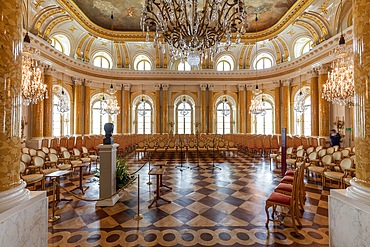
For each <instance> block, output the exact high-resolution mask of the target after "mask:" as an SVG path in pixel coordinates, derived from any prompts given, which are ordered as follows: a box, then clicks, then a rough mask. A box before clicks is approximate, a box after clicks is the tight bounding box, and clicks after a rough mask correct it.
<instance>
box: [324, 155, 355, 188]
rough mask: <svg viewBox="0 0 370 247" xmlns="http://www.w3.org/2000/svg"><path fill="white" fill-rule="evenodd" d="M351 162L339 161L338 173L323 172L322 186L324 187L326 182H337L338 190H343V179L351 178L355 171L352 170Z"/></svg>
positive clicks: (350, 160) (349, 159)
mask: <svg viewBox="0 0 370 247" xmlns="http://www.w3.org/2000/svg"><path fill="white" fill-rule="evenodd" d="M352 166H353V162H352V159H351V158H344V159H342V160H341V162H340V164H339V167H340V171H331V170H328V171H325V172H324V179H323V186H324V187H325V186H326V180H327V179H328V180H329V181H335V182H338V187H339V188H344V187H345V185H344V181H343V180H344V178H348V177H351V176H353V175H352V174H353V173H354V172H355V171H356V170H355V169H353V168H352Z"/></svg>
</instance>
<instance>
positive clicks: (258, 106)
mask: <svg viewBox="0 0 370 247" xmlns="http://www.w3.org/2000/svg"><path fill="white" fill-rule="evenodd" d="M249 113H250V114H253V115H262V116H264V115H265V114H266V108H265V102H264V99H263V95H262V94H261V97H259V95H256V96H254V98H253V99H252V102H251V106H250V108H249Z"/></svg>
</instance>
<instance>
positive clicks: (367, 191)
mask: <svg viewBox="0 0 370 247" xmlns="http://www.w3.org/2000/svg"><path fill="white" fill-rule="evenodd" d="M350 184H351V186H350V187H348V188H347V192H348V195H349V196H350V197H352V198H355V199H357V200H359V201H361V202H362V203H364V204H366V205H370V188H369V187H367V186H364V185H363V182H361V181H360V180H359V179H357V178H353V179H352V180H351V181H350Z"/></svg>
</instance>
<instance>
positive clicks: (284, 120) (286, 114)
mask: <svg viewBox="0 0 370 247" xmlns="http://www.w3.org/2000/svg"><path fill="white" fill-rule="evenodd" d="M291 82H292V79H288V80H285V81H283V89H282V90H283V93H282V97H283V100H282V105H281V128H286V132H287V134H290V133H291V129H290V107H291V104H290V102H291V89H290V84H291Z"/></svg>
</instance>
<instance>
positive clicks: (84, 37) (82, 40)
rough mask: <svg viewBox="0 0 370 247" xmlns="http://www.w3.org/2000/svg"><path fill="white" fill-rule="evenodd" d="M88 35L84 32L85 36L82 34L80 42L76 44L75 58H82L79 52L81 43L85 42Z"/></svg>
mask: <svg viewBox="0 0 370 247" xmlns="http://www.w3.org/2000/svg"><path fill="white" fill-rule="evenodd" d="M89 36H90V34H85V36H83V38H82V39H81V40H80V42H79V43H78V46H77V49H76V55H77V58H78V59H80V60H81V59H82V54H83V53H82V52H81V49H82V45H83V44H84V43H85V41H86V39H87V38H88V37H89Z"/></svg>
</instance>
